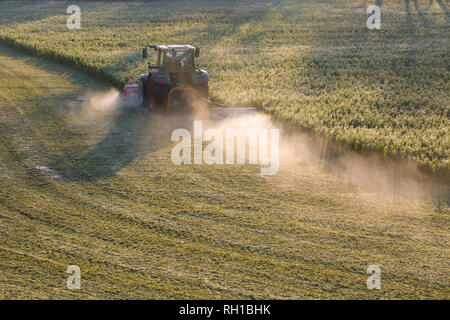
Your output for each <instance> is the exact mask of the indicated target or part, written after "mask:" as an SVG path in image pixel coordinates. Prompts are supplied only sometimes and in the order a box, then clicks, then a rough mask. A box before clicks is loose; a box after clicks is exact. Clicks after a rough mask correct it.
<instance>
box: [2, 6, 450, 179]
mask: <svg viewBox="0 0 450 320" xmlns="http://www.w3.org/2000/svg"><path fill="white" fill-rule="evenodd" d="M163 3H164V2H163ZM377 3H379V4H380V5H381V8H382V27H381V30H368V29H367V28H366V20H367V16H368V15H367V14H366V8H367V6H368V5H369V3H368V2H367V1H361V0H342V1H307V0H304V1H283V2H275V1H274V2H267V1H261V2H258V1H255V2H253V1H252V2H236V1H217V2H215V1H209V2H204V1H203V2H202V1H200V2H188V1H182V2H179V3H177V2H168V3H164V4H161V2H156V3H133V2H128V3H117V2H113V3H102V2H96V3H82V4H81V10H82V27H81V29H80V30H68V29H67V27H66V20H67V17H68V15H67V14H66V13H65V11H66V8H67V7H68V5H69V4H70V3H69V2H36V1H33V2H20V3H19V4H17V3H15V4H14V5H13V4H11V3H10V2H1V3H0V25H1V26H0V39H2V40H3V42H5V43H8V44H12V45H15V46H19V47H24V48H27V49H29V50H31V51H32V52H35V53H38V54H40V55H43V56H47V57H50V58H53V59H55V60H56V61H59V62H64V63H66V64H70V65H79V66H80V67H82V68H83V69H84V70H88V71H89V72H90V73H92V74H97V75H99V76H100V77H102V78H104V79H107V80H109V81H111V82H112V83H115V84H117V85H121V84H123V83H124V81H125V79H126V78H136V76H137V74H139V73H141V72H143V71H144V70H145V63H144V62H143V61H142V60H141V59H140V48H141V47H142V46H143V45H145V44H151V43H191V44H196V45H200V46H201V47H202V55H201V56H202V57H201V64H202V67H204V68H205V69H207V70H208V71H209V72H210V75H211V84H210V86H211V97H212V98H213V99H215V100H217V101H225V102H228V103H235V104H251V105H254V106H257V107H259V108H261V109H262V110H264V111H266V112H268V113H271V114H274V115H276V116H277V117H279V118H281V119H284V120H288V121H291V122H294V123H296V124H298V125H299V126H301V127H304V128H308V129H311V130H313V131H314V132H318V133H321V134H323V135H325V136H327V137H330V138H332V139H335V140H337V141H341V142H345V143H346V144H348V145H351V146H352V147H353V148H355V149H362V150H365V149H369V150H377V151H380V152H383V153H385V154H389V155H392V156H395V157H403V158H408V159H413V160H414V161H416V162H417V163H419V164H420V165H422V166H423V167H426V168H429V169H431V170H433V171H435V170H442V171H443V172H448V169H449V150H450V138H449V134H448V133H449V101H450V85H449V84H450V79H449V49H450V37H448V35H449V34H450V28H449V22H448V8H447V5H446V3H444V1H441V0H436V1H428V0H426V1H425V0H417V1H409V0H395V1H389V2H387V1H386V2H383V1H378V2H377Z"/></svg>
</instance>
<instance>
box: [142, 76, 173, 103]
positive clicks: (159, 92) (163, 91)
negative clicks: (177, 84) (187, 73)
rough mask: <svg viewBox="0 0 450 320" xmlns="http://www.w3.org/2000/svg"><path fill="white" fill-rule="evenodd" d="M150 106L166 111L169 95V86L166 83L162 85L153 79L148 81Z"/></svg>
mask: <svg viewBox="0 0 450 320" xmlns="http://www.w3.org/2000/svg"><path fill="white" fill-rule="evenodd" d="M148 83H149V85H148V90H147V92H148V97H147V99H146V100H147V102H148V107H149V108H150V110H153V111H164V110H165V109H166V107H167V97H168V95H169V88H168V87H167V86H165V85H160V84H158V83H155V82H154V81H151V79H149V81H148Z"/></svg>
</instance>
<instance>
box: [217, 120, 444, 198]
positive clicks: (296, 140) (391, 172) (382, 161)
mask: <svg viewBox="0 0 450 320" xmlns="http://www.w3.org/2000/svg"><path fill="white" fill-rule="evenodd" d="M210 126H212V127H214V126H215V127H216V128H219V129H221V130H225V129H228V128H234V129H271V128H277V129H279V130H280V141H279V157H280V159H279V162H280V172H283V171H286V170H287V171H294V172H295V168H298V167H299V166H314V167H316V168H319V169H320V170H322V171H325V172H327V173H329V174H331V175H333V176H336V177H337V178H338V179H340V180H342V181H344V182H345V183H348V184H351V185H352V186H354V187H356V189H357V190H358V192H359V193H360V194H361V195H365V196H376V197H377V198H380V197H388V198H389V199H391V200H392V199H393V200H394V201H395V200H396V199H402V198H403V199H418V200H419V199H424V198H430V197H432V198H433V199H434V201H436V202H437V205H438V206H440V204H441V203H447V204H448V201H449V194H450V190H449V185H448V183H445V182H443V181H438V180H437V179H435V178H434V177H431V176H430V175H429V174H427V173H425V172H423V171H422V170H420V169H419V168H418V166H417V165H416V164H415V163H414V162H412V161H408V160H405V159H393V158H391V157H387V156H383V155H381V154H378V153H375V152H364V153H362V152H358V151H355V150H352V149H351V148H350V147H348V146H344V145H342V144H339V143H337V142H334V141H331V140H330V139H327V138H325V137H322V136H320V135H317V134H313V133H311V132H306V131H302V130H299V129H298V128H296V127H295V126H293V125H289V124H286V123H282V122H280V121H277V120H275V119H272V118H271V117H270V116H268V115H265V114H262V113H259V112H255V113H253V114H249V115H242V116H234V117H228V118H225V119H224V120H222V121H219V122H215V123H214V122H213V123H211V124H210Z"/></svg>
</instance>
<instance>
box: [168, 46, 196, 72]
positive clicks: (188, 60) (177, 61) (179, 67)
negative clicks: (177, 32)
mask: <svg viewBox="0 0 450 320" xmlns="http://www.w3.org/2000/svg"><path fill="white" fill-rule="evenodd" d="M166 69H167V70H168V71H169V72H179V71H191V70H192V69H194V55H193V52H191V51H168V52H167V53H166Z"/></svg>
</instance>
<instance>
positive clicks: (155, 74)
mask: <svg viewBox="0 0 450 320" xmlns="http://www.w3.org/2000/svg"><path fill="white" fill-rule="evenodd" d="M150 77H151V78H152V81H153V82H155V83H158V84H170V78H169V77H168V76H167V75H166V73H164V72H161V71H160V70H153V71H152V72H150Z"/></svg>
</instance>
